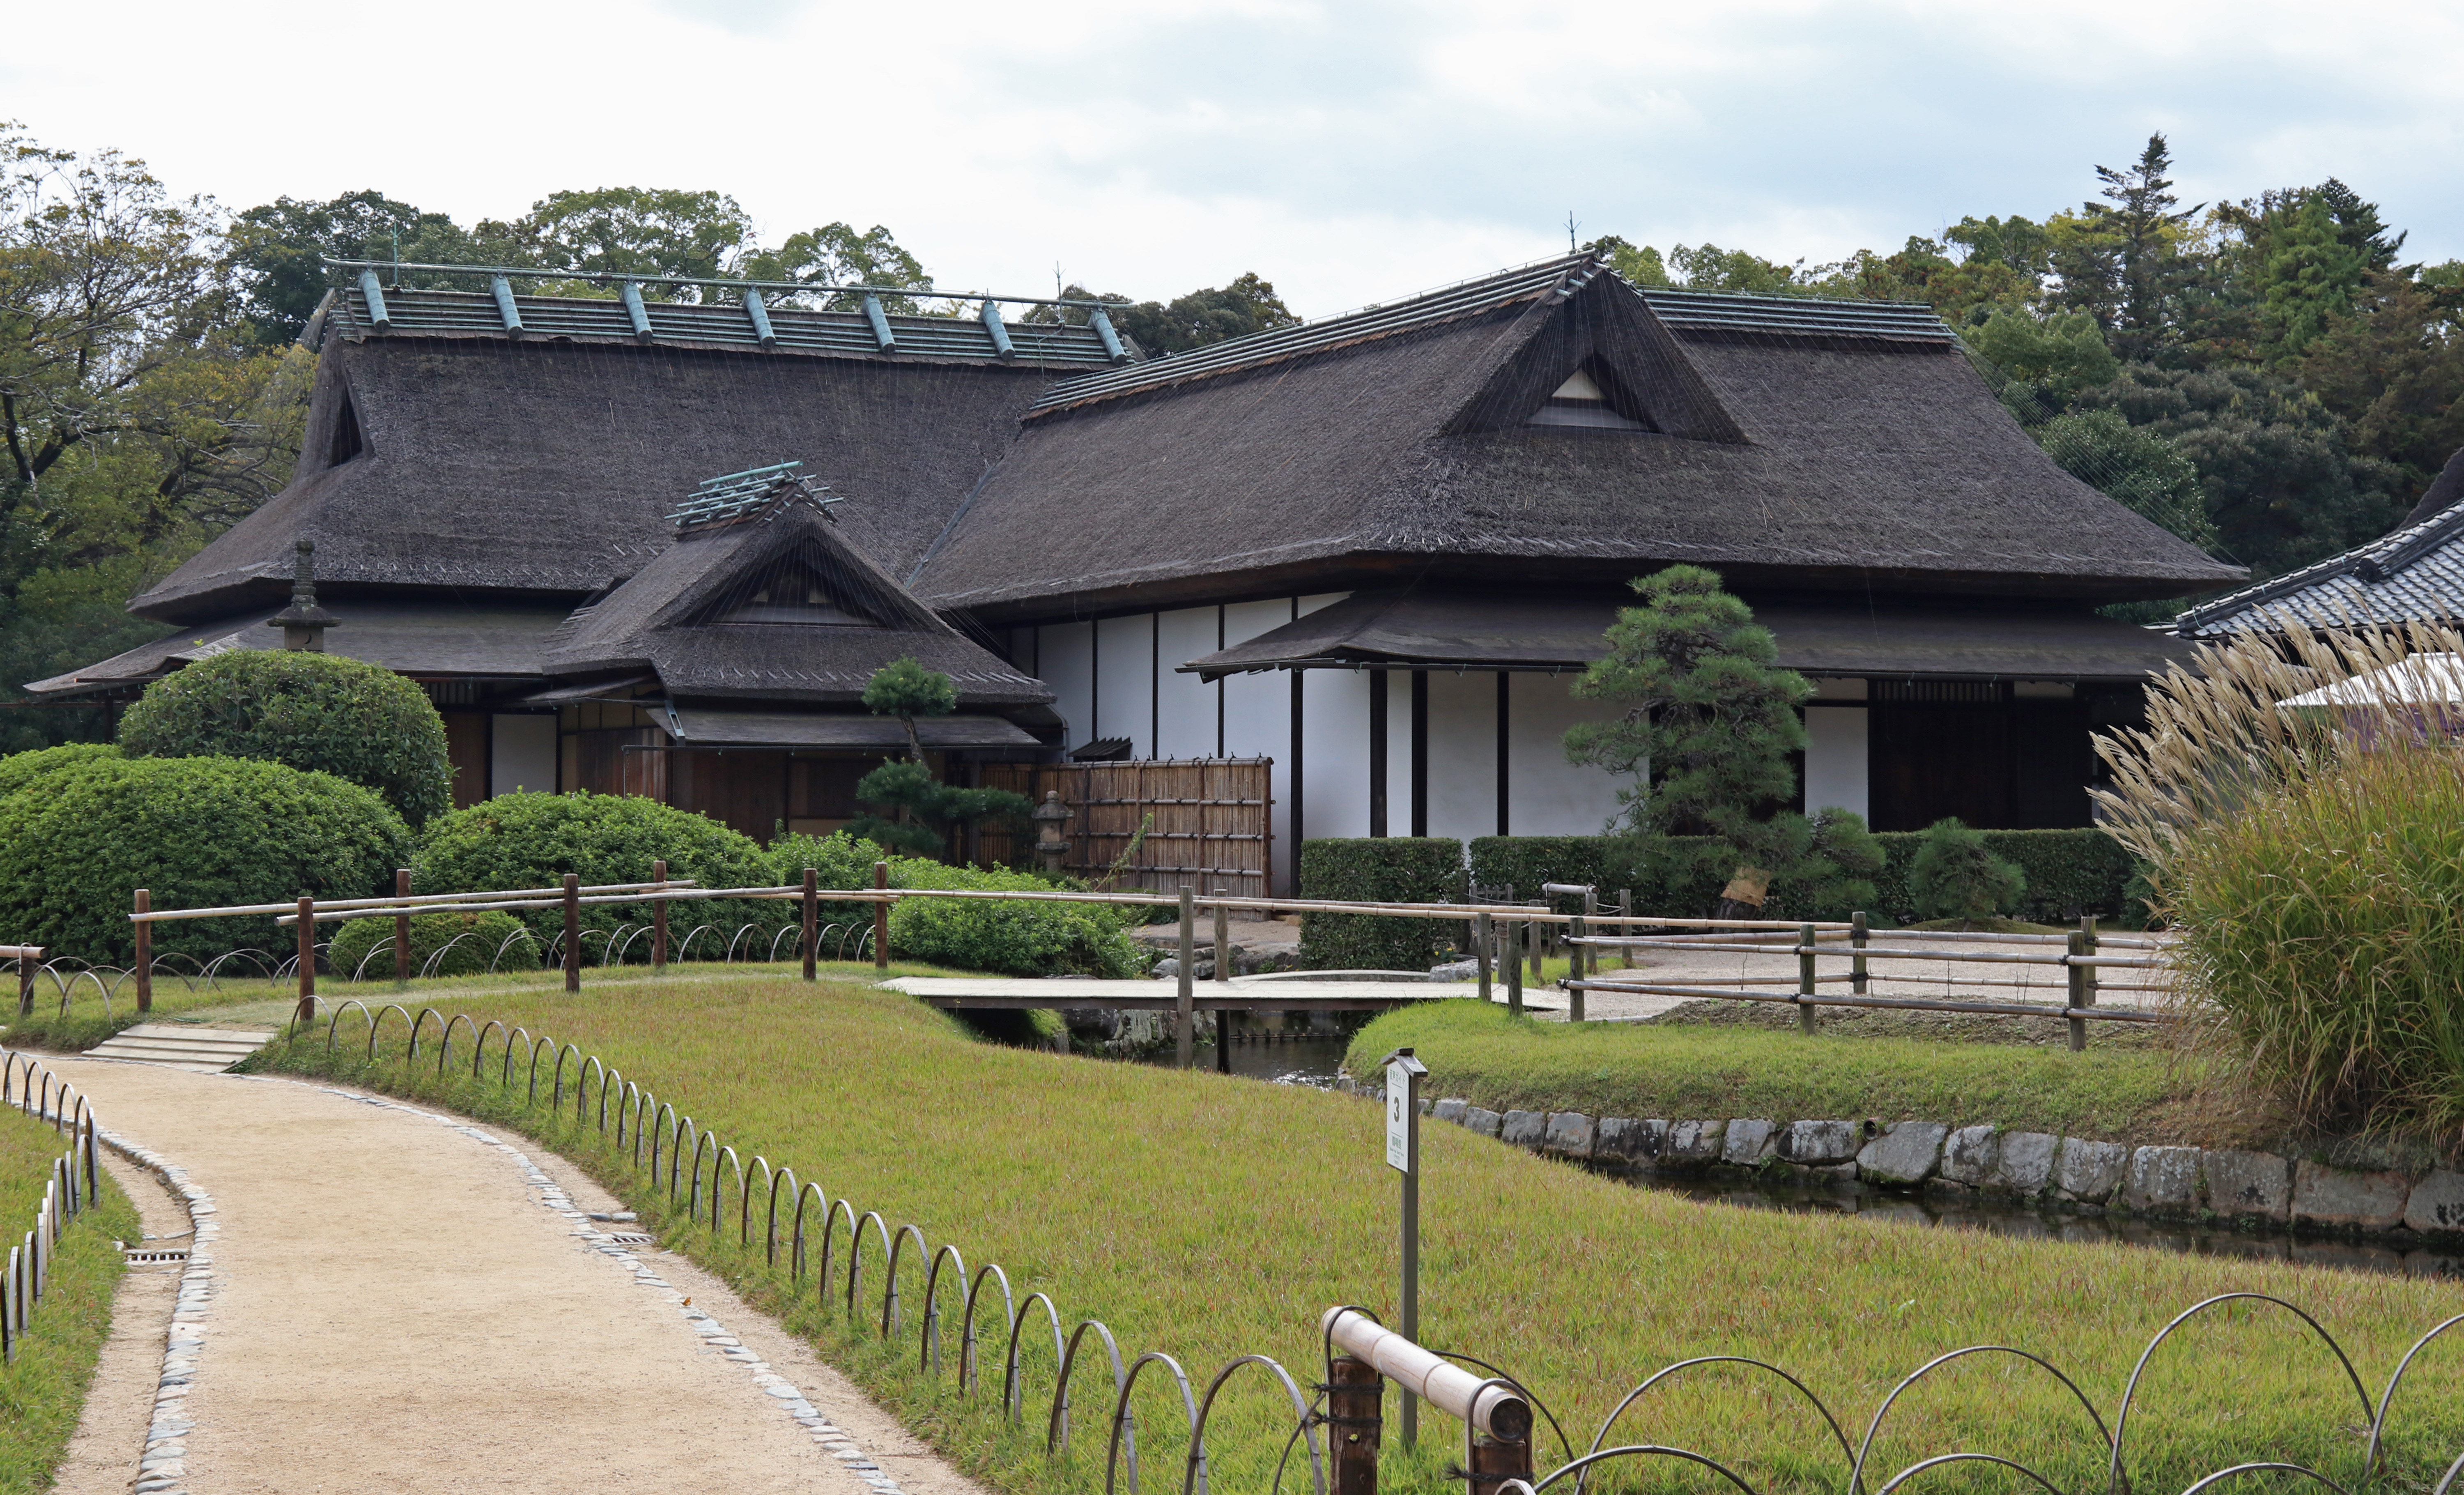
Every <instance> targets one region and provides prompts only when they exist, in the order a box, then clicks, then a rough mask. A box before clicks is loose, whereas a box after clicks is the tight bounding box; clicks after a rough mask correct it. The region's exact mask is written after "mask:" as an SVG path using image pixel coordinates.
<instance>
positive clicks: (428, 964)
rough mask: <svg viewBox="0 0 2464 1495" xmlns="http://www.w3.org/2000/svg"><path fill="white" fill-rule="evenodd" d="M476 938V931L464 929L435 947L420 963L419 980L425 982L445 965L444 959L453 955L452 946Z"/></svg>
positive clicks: (477, 933) (477, 934) (477, 935)
mask: <svg viewBox="0 0 2464 1495" xmlns="http://www.w3.org/2000/svg"><path fill="white" fill-rule="evenodd" d="M478 937H479V932H478V931H477V930H475V929H466V930H464V931H463V932H462V933H461V934H456V935H454V936H453V937H452V938H451V939H449V940H447V941H446V942H445V943H443V944H441V945H439V946H437V947H436V949H435V951H434V952H433V953H431V954H430V955H429V957H428V958H427V959H426V960H423V961H421V962H420V966H419V975H420V978H421V979H423V980H425V979H426V978H429V977H431V976H434V975H435V974H436V973H437V970H438V969H439V968H440V967H442V966H443V965H444V964H445V957H446V956H449V955H451V954H452V953H453V947H454V946H456V945H458V944H460V943H462V941H464V940H466V939H476V938H478Z"/></svg>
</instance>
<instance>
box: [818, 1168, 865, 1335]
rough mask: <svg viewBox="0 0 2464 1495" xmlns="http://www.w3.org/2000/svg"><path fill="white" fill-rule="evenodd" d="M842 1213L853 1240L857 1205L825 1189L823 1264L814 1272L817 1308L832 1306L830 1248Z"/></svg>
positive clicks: (850, 1237)
mask: <svg viewBox="0 0 2464 1495" xmlns="http://www.w3.org/2000/svg"><path fill="white" fill-rule="evenodd" d="M842 1215H844V1216H846V1217H847V1240H849V1241H853V1240H854V1239H855V1234H856V1230H857V1228H858V1227H857V1224H856V1218H855V1205H854V1204H853V1203H852V1202H851V1201H849V1200H847V1199H845V1198H838V1199H833V1198H830V1197H829V1195H828V1193H827V1192H826V1191H825V1192H824V1193H823V1195H822V1264H821V1268H820V1270H818V1271H816V1272H814V1273H813V1305H814V1306H815V1307H816V1308H828V1307H829V1306H830V1263H831V1262H832V1261H833V1260H835V1258H833V1257H832V1256H831V1255H830V1249H831V1245H832V1242H835V1241H836V1240H837V1239H838V1230H839V1217H840V1216H842Z"/></svg>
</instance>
